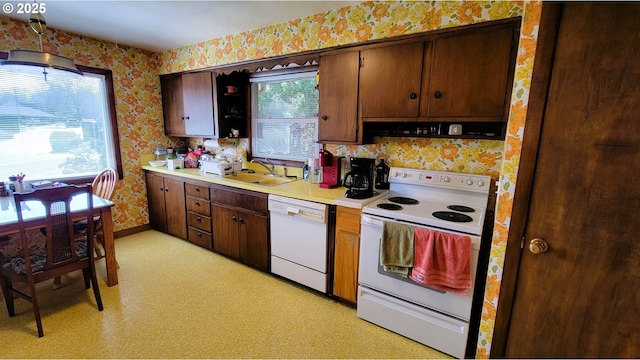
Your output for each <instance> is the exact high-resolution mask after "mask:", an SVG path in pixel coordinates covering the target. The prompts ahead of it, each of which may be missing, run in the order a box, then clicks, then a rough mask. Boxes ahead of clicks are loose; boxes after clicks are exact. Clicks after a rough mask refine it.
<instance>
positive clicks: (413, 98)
mask: <svg viewBox="0 0 640 360" xmlns="http://www.w3.org/2000/svg"><path fill="white" fill-rule="evenodd" d="M417 98H418V94H416V93H414V92H412V93H411V94H409V99H411V100H415V99H417Z"/></svg>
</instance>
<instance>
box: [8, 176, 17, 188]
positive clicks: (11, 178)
mask: <svg viewBox="0 0 640 360" xmlns="http://www.w3.org/2000/svg"><path fill="white" fill-rule="evenodd" d="M16 184H18V177H17V176H13V175H12V176H9V190H11V191H16Z"/></svg>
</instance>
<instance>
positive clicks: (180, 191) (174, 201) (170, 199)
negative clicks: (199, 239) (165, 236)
mask: <svg viewBox="0 0 640 360" xmlns="http://www.w3.org/2000/svg"><path fill="white" fill-rule="evenodd" d="M164 188H165V192H164V198H165V206H166V212H167V216H166V219H167V220H166V221H167V233H169V234H171V235H174V236H177V237H179V238H181V239H186V238H187V207H186V205H185V194H184V181H182V180H178V179H170V178H164Z"/></svg>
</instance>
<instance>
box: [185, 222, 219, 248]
mask: <svg viewBox="0 0 640 360" xmlns="http://www.w3.org/2000/svg"><path fill="white" fill-rule="evenodd" d="M189 241H190V242H192V243H194V244H196V245H200V246H202V247H206V248H207V249H209V250H211V249H213V236H212V235H211V234H209V233H207V232H204V231H201V230H199V229H195V228H192V227H189Z"/></svg>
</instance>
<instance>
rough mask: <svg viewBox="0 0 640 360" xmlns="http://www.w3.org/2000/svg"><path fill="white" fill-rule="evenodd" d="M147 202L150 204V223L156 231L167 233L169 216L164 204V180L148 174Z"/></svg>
mask: <svg viewBox="0 0 640 360" xmlns="http://www.w3.org/2000/svg"><path fill="white" fill-rule="evenodd" d="M146 178H147V201H148V204H149V223H150V224H151V227H152V228H153V229H155V230H158V231H162V232H167V221H166V219H167V215H166V209H165V204H164V181H163V178H162V177H160V176H157V175H154V174H152V173H150V172H147V175H146Z"/></svg>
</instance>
